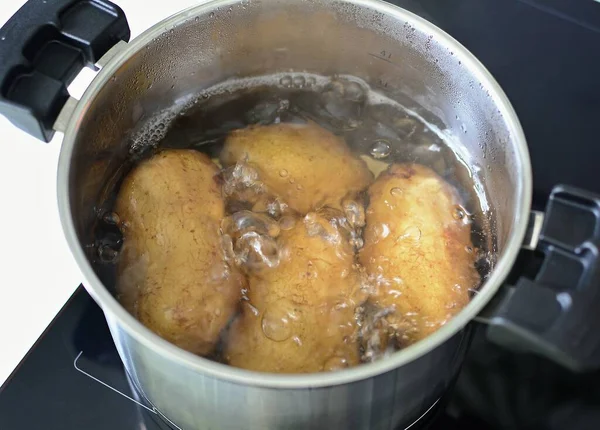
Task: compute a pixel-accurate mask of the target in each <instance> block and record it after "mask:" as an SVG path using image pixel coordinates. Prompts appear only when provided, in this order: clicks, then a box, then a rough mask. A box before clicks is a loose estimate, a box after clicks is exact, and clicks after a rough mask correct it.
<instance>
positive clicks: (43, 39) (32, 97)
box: [0, 0, 130, 142]
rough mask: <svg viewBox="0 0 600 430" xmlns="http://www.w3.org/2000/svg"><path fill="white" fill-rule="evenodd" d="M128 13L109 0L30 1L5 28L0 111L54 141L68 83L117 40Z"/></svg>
mask: <svg viewBox="0 0 600 430" xmlns="http://www.w3.org/2000/svg"><path fill="white" fill-rule="evenodd" d="M129 36H130V31H129V25H128V24H127V19H126V18H125V14H124V13H123V11H122V10H121V8H119V7H118V6H116V5H115V4H113V3H111V2H110V1H107V0H29V1H28V2H27V3H25V5H23V7H21V9H19V10H18V11H17V12H16V13H15V14H14V15H13V16H12V17H11V18H10V19H9V20H8V22H7V23H6V24H5V25H4V26H3V27H2V29H0V113H1V114H2V115H4V116H5V117H6V118H8V120H9V121H10V122H12V123H13V124H14V125H16V126H17V127H19V128H20V129H21V130H24V131H26V132H27V133H29V134H31V135H32V136H34V137H36V138H38V139H40V140H43V141H46V142H49V141H50V139H52V136H53V135H54V130H53V128H52V126H53V125H54V122H55V121H56V118H57V117H58V114H59V113H60V110H61V109H62V107H63V106H64V104H65V103H66V101H67V100H68V98H69V93H68V91H67V86H68V85H69V84H70V83H71V81H73V79H74V78H75V76H77V74H78V73H79V72H80V71H81V69H83V67H84V66H87V67H90V68H92V69H94V70H96V67H95V66H94V64H95V63H96V62H97V61H98V60H99V59H100V58H101V57H102V56H103V55H104V54H105V53H106V52H107V51H108V50H109V49H110V48H111V47H112V46H114V45H115V44H116V43H117V42H119V41H120V40H124V41H128V40H129Z"/></svg>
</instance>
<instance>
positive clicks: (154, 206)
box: [115, 150, 243, 355]
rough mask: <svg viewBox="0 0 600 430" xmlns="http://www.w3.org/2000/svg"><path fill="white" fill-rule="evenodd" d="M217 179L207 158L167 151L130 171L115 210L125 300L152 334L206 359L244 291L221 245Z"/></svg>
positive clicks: (221, 209)
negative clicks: (120, 235) (119, 226)
mask: <svg viewBox="0 0 600 430" xmlns="http://www.w3.org/2000/svg"><path fill="white" fill-rule="evenodd" d="M217 173H218V171H217V167H216V166H215V165H214V164H213V163H212V162H211V161H210V159H209V158H208V157H207V156H205V155H204V154H201V153H199V152H196V151H193V150H166V151H163V152H160V153H158V154H157V155H154V156H153V157H152V158H150V159H148V160H145V161H143V162H142V163H140V164H139V165H138V166H137V167H136V168H135V169H134V170H133V171H132V172H131V173H129V175H128V176H127V177H126V178H125V180H124V182H123V184H122V186H121V188H120V191H119V194H118V196H117V201H116V205H115V210H116V212H117V214H118V215H119V218H120V220H121V230H122V232H123V235H124V245H123V250H122V252H121V256H120V260H119V262H118V278H117V279H118V282H117V291H118V293H119V295H120V300H121V302H122V303H123V304H124V305H125V307H127V308H128V310H129V311H130V312H132V313H133V314H134V315H135V316H136V317H137V318H138V319H139V320H140V321H141V322H142V323H143V324H144V325H146V326H147V327H148V328H150V329H151V330H153V331H154V332H156V333H157V334H159V335H160V336H162V337H163V338H165V339H166V340H168V341H170V342H172V343H174V344H176V345H178V346H180V347H181V348H184V349H186V350H188V351H191V352H193V353H196V354H200V355H205V354H209V353H211V351H212V350H213V348H214V346H215V344H216V342H217V341H218V339H219V336H220V333H221V331H222V329H223V328H224V327H225V326H226V325H227V324H228V322H229V321H230V319H231V317H232V316H233V314H234V313H235V311H236V308H237V305H238V301H239V299H240V295H241V288H242V286H243V278H242V277H241V276H240V275H238V273H237V272H236V271H235V270H231V269H230V268H229V267H228V266H227V264H226V262H225V258H224V255H223V251H222V248H221V244H220V233H219V225H220V221H221V219H222V218H223V216H224V202H223V199H222V197H221V192H220V186H219V184H218V183H217V182H216V180H215V175H216V174H217Z"/></svg>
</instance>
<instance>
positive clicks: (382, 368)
mask: <svg viewBox="0 0 600 430" xmlns="http://www.w3.org/2000/svg"><path fill="white" fill-rule="evenodd" d="M342 1H344V2H346V3H350V4H353V5H356V6H359V7H363V8H368V9H372V10H376V11H378V12H380V13H383V14H386V15H388V16H391V17H393V18H394V19H396V20H398V21H399V22H410V23H411V25H412V26H413V27H415V28H417V29H419V30H420V31H422V32H424V33H426V34H430V35H432V36H433V37H435V38H436V40H437V41H439V42H441V43H442V44H443V45H445V46H448V47H452V51H453V52H454V55H455V57H456V58H458V59H460V60H461V61H462V63H463V65H464V66H465V67H467V68H468V69H469V70H471V71H472V72H473V73H474V74H475V75H476V76H477V78H478V79H479V80H480V82H483V83H484V87H485V88H486V89H487V90H489V94H490V97H492V98H493V100H494V102H495V104H496V106H497V107H498V109H499V110H500V111H501V113H502V116H503V118H504V119H505V121H506V123H507V125H508V128H509V130H510V133H511V135H512V136H513V137H514V142H515V147H516V148H515V149H516V152H517V155H518V160H519V162H520V164H521V165H520V166H517V168H518V169H519V170H520V171H521V175H522V177H521V179H522V183H520V184H518V185H519V186H518V187H517V189H516V190H515V192H516V193H517V194H518V198H517V206H516V219H515V226H514V227H513V229H512V232H511V234H510V235H509V238H508V240H507V243H506V247H505V251H504V252H503V254H502V255H501V256H500V258H499V259H498V262H497V264H496V267H495V268H494V270H493V271H492V273H491V274H490V276H489V277H488V279H487V281H486V282H485V283H484V285H483V286H482V287H481V289H480V292H479V293H478V294H477V295H476V296H475V297H473V299H472V300H471V301H470V303H469V304H468V305H467V306H466V307H465V308H464V309H463V310H462V311H461V312H460V313H459V314H458V315H456V316H455V317H454V318H452V319H451V320H450V321H449V322H448V323H447V324H445V325H444V326H443V327H441V328H440V329H439V330H437V331H436V332H435V333H433V334H432V335H430V336H428V337H427V338H426V339H424V340H422V341H420V342H417V343H416V344H413V345H411V346H409V347H407V348H405V349H403V350H401V351H398V352H396V353H394V354H393V355H392V356H390V357H388V358H386V359H382V360H379V361H375V362H373V363H365V364H361V365H359V366H355V367H351V368H348V369H344V370H340V371H336V372H322V373H310V374H298V375H293V374H270V373H262V372H256V371H250V370H245V369H240V368H236V367H232V366H228V365H226V364H221V363H216V362H213V361H210V360H208V359H206V358H203V357H200V356H197V355H195V354H192V353H190V352H188V351H185V350H183V349H181V348H179V347H177V346H175V345H173V344H171V343H170V342H168V341H166V340H164V339H162V338H161V337H160V336H158V335H157V334H155V333H154V332H152V331H151V330H150V329H148V328H146V327H145V326H144V325H143V324H142V323H140V322H139V321H138V320H137V319H136V318H135V317H133V316H132V315H131V314H130V313H129V312H127V311H126V310H125V308H123V307H122V306H121V304H120V303H119V302H118V301H117V299H116V298H115V297H114V296H113V295H112V294H111V293H110V292H109V291H108V289H107V288H106V287H104V285H103V284H102V282H101V281H100V279H99V278H98V276H97V275H96V274H95V272H94V270H93V269H92V266H91V264H90V263H89V261H88V259H87V258H86V256H85V253H84V251H83V247H82V246H81V244H80V243H79V240H78V238H77V234H76V230H75V226H74V222H73V219H72V216H71V206H70V202H69V177H70V173H71V159H72V156H73V150H74V146H75V136H76V134H77V131H78V126H79V125H80V123H81V121H79V118H81V117H82V116H83V115H85V113H86V110H87V109H88V108H89V106H90V104H91V103H90V102H91V101H92V100H93V99H94V97H95V96H96V95H97V93H98V92H99V91H100V90H101V88H102V87H103V86H104V84H106V83H107V82H108V81H109V79H110V77H111V76H112V75H113V74H114V72H116V71H117V70H118V68H119V67H121V66H122V65H123V64H124V63H125V61H126V60H127V59H128V58H129V57H130V56H132V55H133V54H134V53H136V52H138V51H139V50H141V49H142V48H144V47H145V45H147V44H148V43H149V42H151V41H152V40H153V39H154V38H156V37H157V36H159V35H162V34H163V33H165V32H166V31H168V30H169V29H172V28H175V27H177V26H178V25H180V24H182V23H184V22H186V21H189V20H191V19H194V17H196V16H200V15H204V14H207V13H209V12H211V11H214V10H215V9H216V8H217V7H223V6H229V5H235V4H237V0H211V1H208V2H206V3H203V4H201V5H195V6H191V7H189V8H187V9H184V10H182V11H180V12H178V13H176V14H174V15H171V16H170V17H168V18H166V19H164V20H163V21H160V22H159V23H157V24H155V25H154V26H152V27H150V28H149V29H147V30H146V31H144V32H143V33H142V34H140V35H139V36H138V37H136V38H135V39H134V40H132V41H131V42H130V43H129V44H127V46H126V47H125V48H124V49H123V50H122V51H121V52H119V53H117V54H116V55H115V57H113V58H112V59H111V60H110V61H109V62H108V64H106V65H105V67H104V68H102V69H101V70H100V72H99V73H98V74H97V75H96V77H95V78H94V80H93V81H92V83H91V84H90V85H89V86H88V88H87V89H86V91H85V93H84V95H83V96H82V98H81V100H80V101H79V103H78V104H77V106H76V107H75V109H74V111H73V113H72V115H71V118H70V119H69V123H68V125H67V128H66V130H65V135H64V138H63V142H62V148H61V152H60V157H59V163H58V177H57V187H58V190H57V195H58V209H59V214H60V219H61V225H62V228H63V232H64V235H65V238H66V239H67V242H68V244H69V248H70V249H71V253H72V254H73V257H74V258H75V261H76V262H77V264H78V266H79V268H80V270H81V272H82V275H83V277H84V279H85V282H84V286H85V288H86V290H87V291H88V293H89V294H90V295H91V296H92V298H93V299H94V300H95V301H96V302H97V303H98V304H99V305H100V307H101V308H102V310H103V312H104V313H105V316H106V317H107V318H111V319H114V320H116V321H117V323H118V324H119V326H120V327H122V328H123V329H124V330H125V331H126V332H127V333H128V334H129V335H130V336H132V337H133V338H134V339H135V340H136V341H138V342H140V343H142V344H144V346H146V347H147V348H149V349H151V350H152V351H153V352H155V353H156V354H158V355H160V356H162V357H163V358H165V359H169V360H173V361H175V362H178V363H179V364H181V365H183V366H185V367H187V368H188V369H190V370H193V371H195V372H202V373H204V374H206V375H209V376H211V377H214V378H217V379H221V380H226V381H229V382H232V383H238V384H244V385H251V386H258V387H265V388H280V389H304V388H317V387H326V386H335V385H340V384H347V383H351V382H354V381H359V380H364V379H368V378H372V377H374V376H377V375H380V374H383V373H386V372H389V371H392V370H394V369H396V368H398V367H401V366H403V365H405V364H407V363H410V362H412V361H414V360H416V359H418V358H420V357H422V356H423V355H425V354H427V353H428V352H429V351H431V350H433V349H434V348H436V347H437V346H439V345H441V344H442V343H443V342H445V341H446V340H447V339H449V338H450V337H451V336H453V335H455V334H456V333H458V332H459V331H460V330H461V329H463V327H464V326H465V325H466V324H468V323H469V322H470V321H471V320H472V319H473V318H475V317H476V316H477V315H478V314H479V312H480V311H481V310H482V309H483V308H484V307H485V305H486V304H487V303H488V302H489V301H490V299H491V298H492V297H493V296H494V295H495V294H496V292H497V290H498V289H499V288H500V287H501V285H502V283H503V281H504V279H505V278H506V277H507V275H508V273H509V272H510V270H511V268H512V266H513V264H514V261H515V260H516V258H517V255H518V253H519V250H520V248H521V244H522V242H523V239H524V237H525V232H526V228H527V223H528V219H529V211H530V207H531V195H532V174H531V163H530V158H529V152H528V149H527V143H526V140H525V135H524V133H523V130H522V128H521V125H520V123H519V120H518V118H517V115H516V113H515V111H514V109H513V107H512V106H511V104H510V102H509V100H508V98H507V96H506V94H505V93H504V91H503V90H502V89H501V87H500V86H499V84H498V83H497V82H496V80H495V79H494V78H493V77H492V75H491V74H490V72H489V71H488V70H487V69H486V68H485V67H484V66H483V64H481V62H480V61H479V60H478V59H477V58H476V57H475V56H474V55H473V54H471V53H470V52H469V51H468V50H467V49H466V48H465V47H464V46H463V45H461V44H460V43H459V42H458V41H456V40H455V39H454V38H452V37H451V36H450V35H448V34H447V33H446V32H444V31H443V30H441V29H440V28H438V27H437V26H435V25H434V24H432V23H430V22H429V21H426V20H425V19H423V18H421V17H419V16H418V15H415V14H413V13H412V12H409V11H407V10H405V9H402V8H400V7H398V6H395V5H392V4H389V3H384V2H383V1H380V0H342Z"/></svg>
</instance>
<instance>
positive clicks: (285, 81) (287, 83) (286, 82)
mask: <svg viewBox="0 0 600 430" xmlns="http://www.w3.org/2000/svg"><path fill="white" fill-rule="evenodd" d="M279 83H280V84H281V85H282V86H283V87H285V88H289V87H291V86H292V77H291V76H287V75H286V76H283V77H282V78H281V79H280V80H279Z"/></svg>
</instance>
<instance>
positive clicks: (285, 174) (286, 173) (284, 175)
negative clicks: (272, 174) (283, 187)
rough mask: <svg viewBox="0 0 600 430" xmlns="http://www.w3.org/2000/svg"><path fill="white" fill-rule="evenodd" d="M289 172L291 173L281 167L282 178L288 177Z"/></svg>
mask: <svg viewBox="0 0 600 430" xmlns="http://www.w3.org/2000/svg"><path fill="white" fill-rule="evenodd" d="M288 174H289V173H288V171H287V170H285V169H281V170H280V171H279V176H281V177H282V178H285V177H287V175H288Z"/></svg>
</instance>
